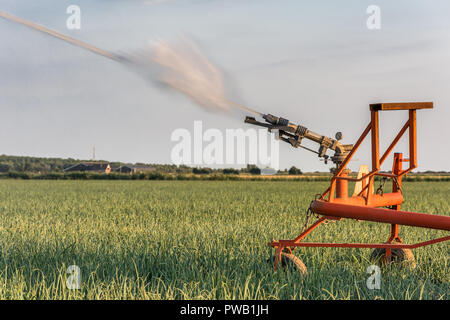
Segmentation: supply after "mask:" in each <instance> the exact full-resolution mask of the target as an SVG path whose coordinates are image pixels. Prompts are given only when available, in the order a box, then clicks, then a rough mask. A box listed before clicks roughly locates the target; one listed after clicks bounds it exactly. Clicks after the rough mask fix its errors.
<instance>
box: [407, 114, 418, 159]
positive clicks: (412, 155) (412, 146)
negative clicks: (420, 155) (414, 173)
mask: <svg viewBox="0 0 450 320" xmlns="http://www.w3.org/2000/svg"><path fill="white" fill-rule="evenodd" d="M409 167H410V168H416V167H417V130H416V110H415V109H413V110H409Z"/></svg>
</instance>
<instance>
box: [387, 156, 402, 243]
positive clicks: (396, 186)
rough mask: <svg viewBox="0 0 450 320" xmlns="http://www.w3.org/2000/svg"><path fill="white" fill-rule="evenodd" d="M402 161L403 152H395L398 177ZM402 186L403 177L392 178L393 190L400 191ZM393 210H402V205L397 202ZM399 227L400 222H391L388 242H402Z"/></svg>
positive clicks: (395, 166)
mask: <svg viewBox="0 0 450 320" xmlns="http://www.w3.org/2000/svg"><path fill="white" fill-rule="evenodd" d="M402 163H403V154H402V153H394V164H393V166H392V173H393V174H394V175H396V176H397V177H398V175H399V174H400V172H401V171H402ZM401 186H402V178H401V177H398V178H397V182H396V181H395V179H393V180H392V192H393V193H395V192H400V188H401ZM392 210H400V205H399V204H396V205H393V206H392ZM398 231H399V227H398V224H391V236H390V237H389V240H388V243H392V242H394V241H398V242H402V240H401V239H400V237H399V235H398Z"/></svg>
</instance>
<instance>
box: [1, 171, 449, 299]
mask: <svg viewBox="0 0 450 320" xmlns="http://www.w3.org/2000/svg"><path fill="white" fill-rule="evenodd" d="M326 186H327V183H326V182H301V181H291V182H286V181H285V182H276V181H272V182H270V181H25V180H0V215H1V220H0V246H1V252H0V299H449V294H450V270H449V268H448V265H449V246H448V243H440V244H436V245H433V246H429V247H425V248H419V249H416V250H414V254H415V257H416V261H417V267H416V268H415V269H413V270H409V269H407V268H401V267H390V269H389V270H387V269H386V270H384V271H383V274H382V283H381V289H380V290H369V289H367V287H366V280H367V278H368V277H369V274H367V273H366V269H367V267H368V266H369V265H371V264H372V263H371V262H370V261H369V260H368V258H369V255H370V249H323V248H310V249H303V248H302V249H298V250H297V251H296V255H297V256H299V257H300V258H301V259H302V260H303V261H304V263H305V264H306V266H307V268H308V271H309V275H308V276H307V277H302V276H301V275H300V274H299V273H297V272H290V271H282V270H280V271H278V272H276V273H275V272H274V271H273V268H272V266H271V265H270V264H268V263H266V259H267V258H269V256H270V255H271V254H272V250H271V249H270V248H269V247H268V246H267V242H268V241H269V240H271V239H272V238H275V239H280V238H281V239H283V238H284V239H286V238H292V237H295V236H296V235H298V234H299V231H300V229H301V227H302V225H303V220H304V215H305V209H306V208H307V207H308V205H309V203H310V201H311V200H312V199H313V197H314V195H315V194H316V193H319V192H321V191H323V190H324V189H325V188H326ZM404 194H405V198H406V203H405V205H404V206H403V208H404V209H405V210H414V211H418V212H428V213H435V214H443V215H448V214H450V200H449V197H448V196H449V194H450V182H410V183H405V184H404ZM389 230H390V226H389V225H381V224H376V223H368V222H356V221H350V220H344V221H341V222H337V223H330V224H327V225H325V226H321V227H319V229H317V231H315V232H314V233H312V234H311V236H310V237H308V238H307V241H336V242H350V241H352V242H384V241H386V240H387V237H388V234H389ZM444 235H446V233H445V232H440V231H435V230H427V229H420V228H409V227H402V228H401V229H400V236H401V237H402V238H403V240H404V241H405V242H407V243H413V242H417V241H420V240H428V239H430V238H434V237H437V236H444ZM69 265H78V266H79V267H80V269H81V289H79V290H69V289H67V287H66V279H67V277H68V276H69V275H68V274H67V272H66V270H67V267H68V266H69Z"/></svg>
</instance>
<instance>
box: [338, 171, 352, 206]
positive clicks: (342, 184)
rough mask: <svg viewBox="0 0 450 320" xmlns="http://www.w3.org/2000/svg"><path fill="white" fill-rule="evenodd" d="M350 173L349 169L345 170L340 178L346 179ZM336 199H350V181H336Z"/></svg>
mask: <svg viewBox="0 0 450 320" xmlns="http://www.w3.org/2000/svg"><path fill="white" fill-rule="evenodd" d="M349 173H350V170H349V169H344V170H342V172H341V174H340V175H339V176H340V177H344V178H346V177H348V174H349ZM336 198H343V199H346V198H348V180H345V179H336Z"/></svg>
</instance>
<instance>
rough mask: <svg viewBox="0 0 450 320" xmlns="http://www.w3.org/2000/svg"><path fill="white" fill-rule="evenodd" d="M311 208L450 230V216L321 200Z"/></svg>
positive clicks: (358, 218)
mask: <svg viewBox="0 0 450 320" xmlns="http://www.w3.org/2000/svg"><path fill="white" fill-rule="evenodd" d="M311 210H312V211H313V212H315V213H317V214H321V215H327V216H333V217H339V218H349V219H357V220H366V221H374V222H382V223H390V224H400V225H405V226H412V227H421V228H430V229H437V230H447V231H450V217H448V216H439V215H434V214H426V213H418V212H409V211H400V210H391V209H384V208H371V207H368V206H354V205H349V204H340V203H332V202H325V201H321V200H316V201H313V202H312V204H311Z"/></svg>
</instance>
